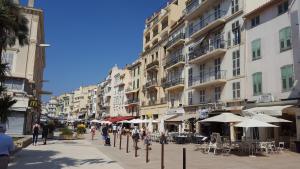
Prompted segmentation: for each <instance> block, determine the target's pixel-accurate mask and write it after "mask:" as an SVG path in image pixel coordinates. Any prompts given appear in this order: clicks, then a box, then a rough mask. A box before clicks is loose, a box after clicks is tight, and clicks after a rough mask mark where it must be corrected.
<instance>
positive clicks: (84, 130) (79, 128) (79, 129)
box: [77, 124, 86, 134]
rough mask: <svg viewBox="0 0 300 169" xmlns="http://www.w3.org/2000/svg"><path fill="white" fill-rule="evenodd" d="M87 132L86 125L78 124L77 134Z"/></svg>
mask: <svg viewBox="0 0 300 169" xmlns="http://www.w3.org/2000/svg"><path fill="white" fill-rule="evenodd" d="M85 132H86V129H85V125H84V124H79V125H78V126H77V134H84V133H85Z"/></svg>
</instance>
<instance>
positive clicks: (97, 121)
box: [91, 119, 101, 123]
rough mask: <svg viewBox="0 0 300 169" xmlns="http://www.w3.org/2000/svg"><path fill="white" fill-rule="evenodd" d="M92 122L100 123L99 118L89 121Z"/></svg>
mask: <svg viewBox="0 0 300 169" xmlns="http://www.w3.org/2000/svg"><path fill="white" fill-rule="evenodd" d="M91 122H92V123H101V122H100V121H99V120H97V119H94V120H92V121H91Z"/></svg>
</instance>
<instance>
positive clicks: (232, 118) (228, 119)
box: [200, 113, 245, 123]
mask: <svg viewBox="0 0 300 169" xmlns="http://www.w3.org/2000/svg"><path fill="white" fill-rule="evenodd" d="M243 120H245V118H244V117H241V116H238V115H235V114H232V113H222V114H220V115H217V116H214V117H210V118H207V119H204V120H201V121H200V122H220V123H233V122H241V121H243Z"/></svg>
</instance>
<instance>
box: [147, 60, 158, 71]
mask: <svg viewBox="0 0 300 169" xmlns="http://www.w3.org/2000/svg"><path fill="white" fill-rule="evenodd" d="M158 65H159V62H158V60H155V61H153V62H151V63H149V64H148V65H147V67H146V68H147V69H150V68H152V67H154V66H158Z"/></svg>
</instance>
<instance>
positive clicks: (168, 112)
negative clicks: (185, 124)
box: [166, 107, 184, 115]
mask: <svg viewBox="0 0 300 169" xmlns="http://www.w3.org/2000/svg"><path fill="white" fill-rule="evenodd" d="M166 114H168V115H171V114H184V109H183V108H182V107H179V108H175V109H169V110H168V111H167V113H166Z"/></svg>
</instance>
